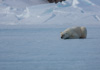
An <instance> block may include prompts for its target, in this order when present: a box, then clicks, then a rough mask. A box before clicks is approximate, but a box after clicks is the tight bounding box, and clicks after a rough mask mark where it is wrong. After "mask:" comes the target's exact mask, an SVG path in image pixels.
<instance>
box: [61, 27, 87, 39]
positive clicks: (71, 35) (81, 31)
mask: <svg viewBox="0 0 100 70" xmlns="http://www.w3.org/2000/svg"><path fill="white" fill-rule="evenodd" d="M86 36H87V29H86V28H85V27H72V28H68V29H66V30H65V31H63V32H61V39H78V38H86Z"/></svg>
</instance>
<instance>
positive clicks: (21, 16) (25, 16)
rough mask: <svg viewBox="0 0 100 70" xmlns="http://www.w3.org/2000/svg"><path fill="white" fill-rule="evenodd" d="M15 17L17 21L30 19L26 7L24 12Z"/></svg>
mask: <svg viewBox="0 0 100 70" xmlns="http://www.w3.org/2000/svg"><path fill="white" fill-rule="evenodd" d="M16 17H17V19H19V20H21V19H24V18H28V17H30V12H29V9H28V8H27V7H26V9H25V10H24V12H23V13H22V14H20V15H16Z"/></svg>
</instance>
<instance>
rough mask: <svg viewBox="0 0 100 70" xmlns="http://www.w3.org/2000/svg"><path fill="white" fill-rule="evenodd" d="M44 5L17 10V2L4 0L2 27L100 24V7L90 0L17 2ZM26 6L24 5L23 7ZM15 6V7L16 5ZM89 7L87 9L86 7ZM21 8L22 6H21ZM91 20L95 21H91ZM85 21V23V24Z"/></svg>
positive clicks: (0, 8) (2, 4)
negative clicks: (48, 2)
mask: <svg viewBox="0 0 100 70" xmlns="http://www.w3.org/2000/svg"><path fill="white" fill-rule="evenodd" d="M31 1H32V3H33V2H34V3H33V4H35V3H36V4H37V3H42V5H36V6H28V7H26V8H15V7H12V6H11V5H8V3H11V2H12V3H11V4H14V3H13V2H16V0H12V1H9V0H4V1H2V2H1V4H0V18H1V19H0V22H1V23H0V24H2V25H26V24H27V25H30V24H31V25H34V24H59V25H63V24H75V23H76V24H78V25H79V24H80V25H81V24H87V23H88V24H99V22H100V21H99V16H100V15H99V14H98V13H100V11H99V9H100V7H99V6H97V5H95V4H94V3H93V2H91V1H90V0H66V1H64V2H62V3H60V2H59V3H57V4H54V3H52V4H43V3H46V2H45V1H42V0H41V1H40V0H37V1H33V0H29V1H27V0H21V1H20V0H17V3H16V4H19V2H20V3H21V2H22V3H27V4H29V5H31V4H30V3H31ZM23 5H24V6H26V4H22V6H23ZM14 6H15V5H14ZM86 6H87V7H86ZM19 7H20V6H19ZM89 19H90V20H91V19H93V20H91V21H89ZM84 21H85V22H84Z"/></svg>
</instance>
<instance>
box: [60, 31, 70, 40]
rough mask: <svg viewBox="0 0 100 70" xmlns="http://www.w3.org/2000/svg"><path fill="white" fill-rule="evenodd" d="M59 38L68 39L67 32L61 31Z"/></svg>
mask: <svg viewBox="0 0 100 70" xmlns="http://www.w3.org/2000/svg"><path fill="white" fill-rule="evenodd" d="M61 39H69V34H68V33H65V32H61Z"/></svg>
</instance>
